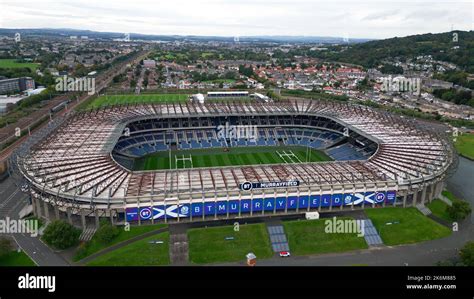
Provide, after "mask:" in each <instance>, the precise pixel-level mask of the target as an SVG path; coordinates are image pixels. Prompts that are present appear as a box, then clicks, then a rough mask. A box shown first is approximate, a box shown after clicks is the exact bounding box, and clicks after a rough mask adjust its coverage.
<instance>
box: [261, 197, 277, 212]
mask: <svg viewBox="0 0 474 299" xmlns="http://www.w3.org/2000/svg"><path fill="white" fill-rule="evenodd" d="M263 209H264V210H265V211H273V209H275V198H265V199H264V200H263Z"/></svg>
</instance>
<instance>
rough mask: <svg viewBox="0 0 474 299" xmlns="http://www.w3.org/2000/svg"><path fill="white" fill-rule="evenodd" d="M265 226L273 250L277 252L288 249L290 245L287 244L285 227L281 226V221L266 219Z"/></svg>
mask: <svg viewBox="0 0 474 299" xmlns="http://www.w3.org/2000/svg"><path fill="white" fill-rule="evenodd" d="M266 226H267V231H268V235H269V236H270V242H271V244H272V250H273V252H275V253H279V252H281V251H290V246H289V245H288V240H287V238H286V234H285V229H284V228H283V225H282V224H281V221H278V222H272V221H267V222H266Z"/></svg>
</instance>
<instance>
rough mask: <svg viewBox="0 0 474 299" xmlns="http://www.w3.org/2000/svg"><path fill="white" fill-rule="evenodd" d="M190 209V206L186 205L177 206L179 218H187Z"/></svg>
mask: <svg viewBox="0 0 474 299" xmlns="http://www.w3.org/2000/svg"><path fill="white" fill-rule="evenodd" d="M190 209H191V205H190V204H188V203H186V204H182V205H179V208H178V213H179V217H189V215H190V214H191V211H190Z"/></svg>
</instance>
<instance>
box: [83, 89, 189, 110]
mask: <svg viewBox="0 0 474 299" xmlns="http://www.w3.org/2000/svg"><path fill="white" fill-rule="evenodd" d="M187 99H188V95H187V94H176V93H164V94H140V95H136V94H121V95H103V96H100V97H98V98H97V99H95V100H93V101H92V102H90V103H89V104H88V105H87V108H89V109H91V108H98V107H102V106H107V105H114V104H136V103H140V104H144V103H176V102H185V101H186V100H187Z"/></svg>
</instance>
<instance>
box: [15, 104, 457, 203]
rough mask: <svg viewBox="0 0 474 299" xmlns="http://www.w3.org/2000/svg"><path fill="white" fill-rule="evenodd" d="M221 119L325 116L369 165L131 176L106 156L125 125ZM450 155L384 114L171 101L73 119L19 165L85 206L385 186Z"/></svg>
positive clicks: (438, 168) (426, 134) (444, 162)
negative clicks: (258, 185) (295, 186)
mask: <svg viewBox="0 0 474 299" xmlns="http://www.w3.org/2000/svg"><path fill="white" fill-rule="evenodd" d="M223 115H314V116H323V117H327V118H330V119H333V120H336V121H337V122H339V123H341V124H343V125H345V126H347V127H349V128H350V129H351V130H354V131H356V132H357V133H360V134H363V135H364V136H366V137H368V138H370V139H372V140H374V141H376V142H377V143H378V144H379V148H378V150H377V152H376V153H375V154H374V155H373V156H372V157H370V158H369V159H368V160H367V161H335V162H325V163H301V164H275V165H253V166H232V167H217V168H195V169H177V170H156V171H142V172H132V171H129V170H127V169H125V168H123V167H122V166H121V165H119V164H118V163H116V162H115V161H114V160H113V158H112V156H111V152H112V150H113V148H114V146H115V144H116V143H117V141H118V140H119V138H120V136H121V135H122V133H123V131H124V128H125V127H126V125H127V124H128V123H129V122H131V121H136V120H141V119H150V118H177V117H202V116H223ZM450 162H451V158H450V150H449V148H448V145H447V144H446V143H445V142H444V141H443V139H442V138H440V137H437V136H436V135H434V134H433V132H431V131H429V130H426V129H424V128H421V127H417V126H416V124H415V123H411V122H409V121H407V120H404V119H403V118H400V117H396V116H393V115H391V114H388V113H386V112H379V111H375V110H373V109H371V108H368V107H364V106H356V105H349V104H346V103H338V102H325V101H310V100H292V101H281V102H274V103H259V102H255V103H241V102H225V103H212V102H207V103H205V104H201V103H190V102H185V103H174V104H169V103H168V104H153V105H152V104H148V105H134V106H114V107H109V108H103V109H100V110H95V111H89V112H85V113H79V114H77V115H75V116H74V117H72V118H70V119H69V120H68V121H67V122H66V123H65V124H63V125H62V126H60V127H59V128H58V129H56V131H55V132H53V133H52V134H50V135H49V136H48V137H46V138H44V139H43V140H42V141H41V142H40V143H39V144H37V145H36V146H35V147H34V148H33V150H32V151H31V153H30V154H29V156H28V157H27V158H26V159H23V161H22V163H21V165H20V166H21V169H22V172H23V173H24V175H25V176H26V177H27V179H28V180H29V181H30V182H31V183H32V184H34V185H35V186H36V187H38V188H41V189H42V190H44V191H45V192H48V193H51V194H58V195H61V196H63V197H67V198H76V199H78V200H84V201H89V200H91V199H92V198H95V199H96V200H99V201H100V200H101V199H102V200H103V199H117V200H123V198H124V197H126V198H127V200H128V199H130V198H137V197H147V198H149V197H150V196H154V195H158V194H165V195H167V196H172V195H173V194H179V193H183V192H189V193H190V194H191V193H193V194H194V193H195V194H202V193H203V192H211V191H212V192H216V193H219V192H231V193H235V194H238V193H239V190H240V189H239V186H240V184H241V183H243V182H245V181H250V182H256V181H259V182H270V181H282V180H288V178H292V179H296V180H299V181H300V183H301V185H302V186H313V187H319V188H321V186H331V185H334V184H353V185H355V184H366V183H374V182H391V184H396V185H403V184H408V182H410V183H412V182H416V181H421V182H422V181H424V180H429V179H432V178H436V177H438V176H441V175H442V174H443V173H444V172H445V171H446V169H447V168H448V167H449V165H450Z"/></svg>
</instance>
